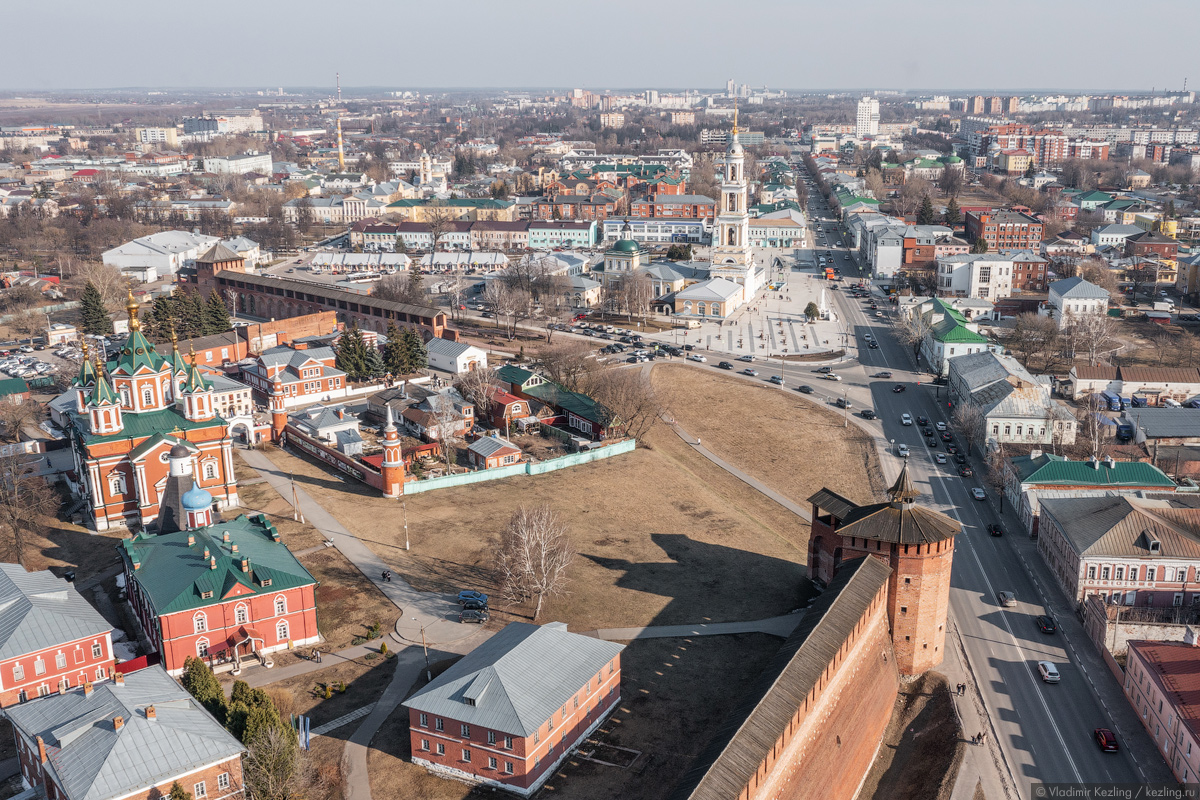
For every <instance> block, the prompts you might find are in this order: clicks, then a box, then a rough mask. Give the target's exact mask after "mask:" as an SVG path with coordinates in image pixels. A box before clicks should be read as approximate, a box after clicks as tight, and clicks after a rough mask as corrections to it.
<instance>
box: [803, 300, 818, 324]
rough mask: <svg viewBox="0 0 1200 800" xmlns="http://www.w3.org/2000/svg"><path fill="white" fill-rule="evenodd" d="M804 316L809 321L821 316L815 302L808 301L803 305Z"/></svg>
mask: <svg viewBox="0 0 1200 800" xmlns="http://www.w3.org/2000/svg"><path fill="white" fill-rule="evenodd" d="M804 316H806V317H808V321H809V322H815V321H816V320H819V319H820V318H821V309H819V308H817V304H816V303H813V302H810V303H809V304H808V305H806V306H805V307H804Z"/></svg>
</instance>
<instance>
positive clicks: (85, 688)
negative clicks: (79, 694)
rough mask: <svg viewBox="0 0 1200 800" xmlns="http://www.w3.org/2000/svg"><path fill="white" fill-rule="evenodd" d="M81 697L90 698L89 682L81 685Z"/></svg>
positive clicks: (90, 686) (90, 687) (90, 683)
mask: <svg viewBox="0 0 1200 800" xmlns="http://www.w3.org/2000/svg"><path fill="white" fill-rule="evenodd" d="M83 696H84V697H91V696H92V682H91V681H87V682H86V683H84V684H83Z"/></svg>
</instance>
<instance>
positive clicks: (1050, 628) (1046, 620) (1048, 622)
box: [1035, 614, 1058, 633]
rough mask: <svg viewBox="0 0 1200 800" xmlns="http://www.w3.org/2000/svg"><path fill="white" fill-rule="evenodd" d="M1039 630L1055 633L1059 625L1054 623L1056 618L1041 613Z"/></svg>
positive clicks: (1037, 620)
mask: <svg viewBox="0 0 1200 800" xmlns="http://www.w3.org/2000/svg"><path fill="white" fill-rule="evenodd" d="M1035 622H1037V626H1038V630H1039V631H1041V632H1042V633H1054V632H1055V631H1056V630H1058V626H1057V625H1055V624H1054V620H1053V619H1052V618H1051V617H1049V616H1047V615H1046V614H1039V615H1038V617H1037V619H1036V620H1035Z"/></svg>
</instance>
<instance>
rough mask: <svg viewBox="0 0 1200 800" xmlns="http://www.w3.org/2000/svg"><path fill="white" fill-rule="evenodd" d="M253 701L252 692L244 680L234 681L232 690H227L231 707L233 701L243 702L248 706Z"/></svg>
mask: <svg viewBox="0 0 1200 800" xmlns="http://www.w3.org/2000/svg"><path fill="white" fill-rule="evenodd" d="M253 702H254V693H253V691H252V690H251V689H250V684H248V683H246V682H245V681H234V682H233V690H232V691H230V692H229V705H230V706H231V707H232V706H233V704H234V703H245V704H246V705H247V706H249V705H250V704H251V703H253Z"/></svg>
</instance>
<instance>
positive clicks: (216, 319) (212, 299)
mask: <svg viewBox="0 0 1200 800" xmlns="http://www.w3.org/2000/svg"><path fill="white" fill-rule="evenodd" d="M229 328H230V322H229V306H227V305H225V301H224V300H222V299H221V295H219V294H217V290H216V289H213V290H212V292H211V293H210V294H209V295H208V302H207V303H205V304H204V335H205V336H208V335H210V334H213V333H223V332H224V331H227V330H229Z"/></svg>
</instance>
